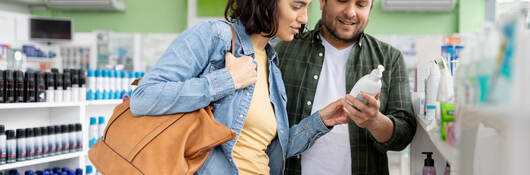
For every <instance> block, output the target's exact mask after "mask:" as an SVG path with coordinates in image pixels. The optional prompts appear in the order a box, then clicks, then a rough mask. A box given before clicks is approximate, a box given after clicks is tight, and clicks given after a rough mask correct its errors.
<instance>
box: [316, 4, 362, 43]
mask: <svg viewBox="0 0 530 175" xmlns="http://www.w3.org/2000/svg"><path fill="white" fill-rule="evenodd" d="M371 6H372V0H320V9H321V10H322V22H323V26H324V28H325V30H327V32H329V33H330V34H331V35H332V36H333V37H334V38H335V39H337V40H341V41H344V42H352V41H355V39H356V38H357V37H358V36H359V34H361V33H362V32H363V31H364V29H365V28H366V25H367V24H368V17H369V16H370V9H371Z"/></svg>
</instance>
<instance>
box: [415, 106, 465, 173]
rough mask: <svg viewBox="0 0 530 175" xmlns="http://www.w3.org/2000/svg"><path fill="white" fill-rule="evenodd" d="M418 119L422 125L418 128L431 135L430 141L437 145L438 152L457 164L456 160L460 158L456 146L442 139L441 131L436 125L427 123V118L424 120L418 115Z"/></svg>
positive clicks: (451, 162)
mask: <svg viewBox="0 0 530 175" xmlns="http://www.w3.org/2000/svg"><path fill="white" fill-rule="evenodd" d="M416 119H417V120H418V123H419V124H420V126H421V128H418V129H423V130H424V131H425V132H426V133H427V134H428V135H429V139H430V141H431V142H432V144H433V145H434V146H435V147H436V149H437V150H438V152H440V154H442V156H443V157H444V158H445V160H446V161H448V162H450V164H453V165H454V164H456V160H457V158H458V150H457V149H456V148H455V147H453V146H451V145H450V144H449V143H447V142H444V141H442V140H441V139H440V131H439V130H438V129H434V128H435V127H433V126H432V125H433V124H429V125H428V124H426V122H425V120H423V119H422V118H421V117H419V116H417V117H416ZM432 122H435V121H432Z"/></svg>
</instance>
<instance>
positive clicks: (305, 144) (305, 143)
mask: <svg viewBox="0 0 530 175" xmlns="http://www.w3.org/2000/svg"><path fill="white" fill-rule="evenodd" d="M330 130H331V129H330V128H328V127H326V125H324V122H323V121H322V119H321V118H320V110H319V111H317V112H315V113H313V114H312V115H311V116H309V117H306V118H304V119H303V120H302V121H300V122H299V123H298V124H296V125H293V126H291V128H289V142H288V145H287V155H286V156H287V157H291V156H294V155H298V154H300V153H303V152H304V151H305V150H307V149H309V148H310V147H311V146H313V144H315V141H316V140H317V139H318V138H320V137H321V136H323V135H324V134H326V133H328V132H329V131H330Z"/></svg>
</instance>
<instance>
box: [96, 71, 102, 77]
mask: <svg viewBox="0 0 530 175" xmlns="http://www.w3.org/2000/svg"><path fill="white" fill-rule="evenodd" d="M95 72H96V77H101V70H99V69H96V71H95Z"/></svg>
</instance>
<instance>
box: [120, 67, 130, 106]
mask: <svg viewBox="0 0 530 175" xmlns="http://www.w3.org/2000/svg"><path fill="white" fill-rule="evenodd" d="M120 78H121V92H120V99H122V98H123V96H124V95H125V94H127V92H129V78H128V76H127V71H126V70H123V71H121V73H120Z"/></svg>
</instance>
